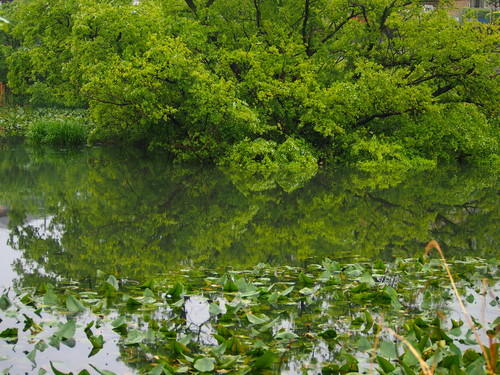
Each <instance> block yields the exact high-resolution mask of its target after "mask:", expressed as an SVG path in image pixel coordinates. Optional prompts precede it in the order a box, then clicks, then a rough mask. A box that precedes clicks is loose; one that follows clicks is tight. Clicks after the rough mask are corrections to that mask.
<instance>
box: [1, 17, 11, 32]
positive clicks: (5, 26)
mask: <svg viewBox="0 0 500 375" xmlns="http://www.w3.org/2000/svg"><path fill="white" fill-rule="evenodd" d="M9 23H10V22H9V21H8V20H7V19H5V18H3V17H0V30H2V31H4V32H7V31H8V30H9Z"/></svg>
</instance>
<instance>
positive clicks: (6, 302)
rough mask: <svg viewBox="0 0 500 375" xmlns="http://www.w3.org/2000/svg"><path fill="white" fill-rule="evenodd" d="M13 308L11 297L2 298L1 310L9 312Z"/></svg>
mask: <svg viewBox="0 0 500 375" xmlns="http://www.w3.org/2000/svg"><path fill="white" fill-rule="evenodd" d="M11 306H12V301H11V300H10V298H9V296H7V294H3V295H2V296H1V297H0V309H2V310H7V309H8V308H9V307H11Z"/></svg>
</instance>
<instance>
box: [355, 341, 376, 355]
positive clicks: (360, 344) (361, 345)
mask: <svg viewBox="0 0 500 375" xmlns="http://www.w3.org/2000/svg"><path fill="white" fill-rule="evenodd" d="M356 347H357V348H358V350H360V351H362V352H365V351H367V350H370V349H372V348H373V345H372V344H371V342H370V341H368V339H367V338H366V337H361V338H360V339H359V340H358V341H357V342H356Z"/></svg>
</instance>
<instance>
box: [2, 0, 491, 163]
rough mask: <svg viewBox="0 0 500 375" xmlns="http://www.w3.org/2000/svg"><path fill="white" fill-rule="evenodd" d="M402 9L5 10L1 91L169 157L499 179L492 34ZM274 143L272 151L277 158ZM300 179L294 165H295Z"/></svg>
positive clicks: (310, 4)
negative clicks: (84, 114) (454, 163)
mask: <svg viewBox="0 0 500 375" xmlns="http://www.w3.org/2000/svg"><path fill="white" fill-rule="evenodd" d="M440 3H441V4H442V5H441V6H440V7H437V8H436V9H434V10H432V11H424V9H423V8H422V5H421V3H420V2H419V1H411V0H391V1H386V0H361V1H352V0H280V1H274V0H272V1H271V0H244V1H241V0H238V1H236V0H226V1H218V0H185V1H182V0H162V1H151V0H143V1H140V2H138V4H133V3H132V2H131V1H128V0H127V1H118V0H113V1H111V0H108V1H106V0H84V1H76V0H51V1H47V0H18V1H16V2H14V3H13V6H12V7H11V9H10V14H9V18H10V19H11V20H12V25H11V29H10V30H11V31H10V32H11V34H12V37H13V38H14V39H15V41H16V43H17V44H16V43H14V44H16V46H15V47H13V46H12V45H11V46H4V48H3V50H4V51H8V53H6V54H7V57H6V62H7V64H8V67H9V73H8V78H9V85H10V86H11V88H12V89H13V90H15V91H16V92H18V93H28V94H30V95H31V96H32V98H37V97H43V98H48V97H51V98H54V100H56V101H59V102H61V103H65V104H70V105H84V106H88V107H89V112H90V116H91V117H92V119H93V120H95V123H96V124H97V126H96V127H95V129H93V132H92V134H91V136H90V139H91V140H94V141H100V140H109V139H114V140H117V141H131V142H136V143H140V144H146V145H149V146H150V147H161V148H164V149H167V150H169V151H170V152H172V153H173V154H175V155H176V156H177V157H179V158H181V159H186V158H187V159H189V158H197V159H201V160H204V161H221V160H225V161H226V162H227V161H228V160H231V161H233V162H234V161H235V160H240V161H241V160H243V159H245V157H246V156H245V155H248V154H251V153H253V152H255V150H256V149H258V148H259V147H262V146H263V145H266V147H267V148H266V147H264V148H266V151H265V152H264V153H260V154H255V155H254V159H255V160H256V161H261V160H266V158H268V157H269V155H270V154H269V153H270V152H271V153H273V152H274V151H272V150H271V151H270V148H272V149H273V150H275V151H276V150H278V149H279V148H280V147H282V148H290V145H294V147H295V146H296V147H299V148H300V149H301V150H302V153H290V152H289V153H288V156H289V159H288V160H287V161H288V162H290V163H300V160H301V158H302V157H303V156H304V155H308V158H309V160H314V162H316V160H317V159H331V160H339V159H340V160H343V161H347V162H354V163H358V164H361V165H362V166H363V167H364V168H368V169H370V168H373V167H374V166H376V167H377V168H380V167H383V168H387V169H394V168H402V169H409V168H414V167H419V168H427V167H430V166H433V165H435V164H436V163H437V162H440V161H451V160H464V159H475V160H487V161H488V162H495V163H496V164H497V165H498V160H499V157H498V149H499V148H500V145H499V144H498V138H499V119H498V114H497V113H496V111H497V107H496V106H497V104H498V101H499V99H500V84H499V78H498V67H499V66H500V58H499V56H500V54H499V53H498V46H499V43H500V33H499V32H498V26H495V25H483V24H479V23H478V22H472V21H463V22H462V21H461V22H458V21H457V20H456V19H454V18H453V17H451V16H450V15H449V12H448V8H447V7H448V5H449V2H440ZM283 145H284V146H283ZM307 168H309V167H307Z"/></svg>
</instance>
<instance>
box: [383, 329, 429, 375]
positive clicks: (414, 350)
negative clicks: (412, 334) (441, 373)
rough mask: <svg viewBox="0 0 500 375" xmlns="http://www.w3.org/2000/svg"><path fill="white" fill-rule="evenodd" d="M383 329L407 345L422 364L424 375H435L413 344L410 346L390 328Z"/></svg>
mask: <svg viewBox="0 0 500 375" xmlns="http://www.w3.org/2000/svg"><path fill="white" fill-rule="evenodd" d="M382 328H383V329H385V330H386V331H388V332H390V333H391V334H393V335H394V336H395V337H396V338H397V339H398V340H400V341H401V342H402V343H403V344H405V345H406V346H407V347H408V349H409V350H410V352H411V353H412V354H413V355H414V356H415V358H417V360H418V362H419V363H420V366H421V367H422V372H423V373H424V375H433V374H434V371H433V370H432V369H431V368H430V367H429V365H428V364H427V363H425V361H424V359H423V358H422V356H421V355H420V353H419V352H418V350H417V349H415V347H414V346H413V345H412V344H410V342H409V341H408V340H406V339H405V338H404V337H403V336H401V335H399V334H397V333H396V332H394V331H393V330H392V329H390V328H389V327H382Z"/></svg>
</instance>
